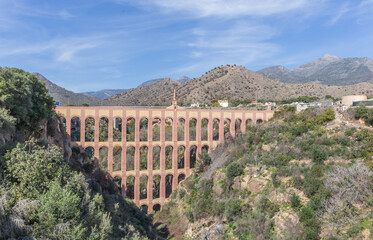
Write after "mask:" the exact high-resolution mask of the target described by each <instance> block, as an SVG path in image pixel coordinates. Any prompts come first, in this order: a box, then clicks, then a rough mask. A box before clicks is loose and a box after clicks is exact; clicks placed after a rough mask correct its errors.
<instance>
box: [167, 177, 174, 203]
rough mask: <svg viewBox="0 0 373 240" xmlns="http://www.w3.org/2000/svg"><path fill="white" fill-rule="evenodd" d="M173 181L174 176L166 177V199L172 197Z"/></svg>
mask: <svg viewBox="0 0 373 240" xmlns="http://www.w3.org/2000/svg"><path fill="white" fill-rule="evenodd" d="M172 179H173V176H172V175H171V174H168V175H167V176H166V198H168V197H170V195H171V193H172Z"/></svg>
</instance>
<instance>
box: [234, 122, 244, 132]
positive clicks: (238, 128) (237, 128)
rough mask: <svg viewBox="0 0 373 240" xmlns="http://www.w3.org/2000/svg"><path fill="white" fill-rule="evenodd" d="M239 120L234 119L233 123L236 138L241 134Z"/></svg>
mask: <svg viewBox="0 0 373 240" xmlns="http://www.w3.org/2000/svg"><path fill="white" fill-rule="evenodd" d="M241 122H242V121H241V119H236V121H235V122H234V130H235V132H236V136H238V135H240V134H241V133H242V132H241Z"/></svg>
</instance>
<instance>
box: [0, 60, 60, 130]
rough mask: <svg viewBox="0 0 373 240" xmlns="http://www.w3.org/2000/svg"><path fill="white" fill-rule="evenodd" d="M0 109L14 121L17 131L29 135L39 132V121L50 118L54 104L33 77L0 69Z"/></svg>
mask: <svg viewBox="0 0 373 240" xmlns="http://www.w3.org/2000/svg"><path fill="white" fill-rule="evenodd" d="M0 107H1V108H6V109H8V110H9V113H10V115H11V116H13V117H14V118H15V119H16V123H17V124H16V126H17V130H18V131H22V132H25V133H27V134H30V133H31V132H33V131H34V130H39V128H40V121H41V120H43V119H47V118H50V117H51V116H52V114H53V112H52V109H53V107H54V102H53V100H52V98H51V97H50V96H49V95H48V91H47V90H46V88H45V85H44V83H43V82H41V81H39V80H38V79H37V78H36V77H35V76H34V75H32V74H30V73H27V72H24V71H23V70H20V69H17V68H1V67H0Z"/></svg>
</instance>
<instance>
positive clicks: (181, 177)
mask: <svg viewBox="0 0 373 240" xmlns="http://www.w3.org/2000/svg"><path fill="white" fill-rule="evenodd" d="M184 179H185V174H184V173H181V174H179V177H178V178H177V183H180V182H181V181H183V180H184Z"/></svg>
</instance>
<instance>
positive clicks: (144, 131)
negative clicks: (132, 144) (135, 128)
mask: <svg viewBox="0 0 373 240" xmlns="http://www.w3.org/2000/svg"><path fill="white" fill-rule="evenodd" d="M140 141H141V142H146V141H148V119H147V118H141V119H140Z"/></svg>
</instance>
